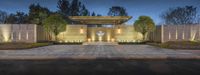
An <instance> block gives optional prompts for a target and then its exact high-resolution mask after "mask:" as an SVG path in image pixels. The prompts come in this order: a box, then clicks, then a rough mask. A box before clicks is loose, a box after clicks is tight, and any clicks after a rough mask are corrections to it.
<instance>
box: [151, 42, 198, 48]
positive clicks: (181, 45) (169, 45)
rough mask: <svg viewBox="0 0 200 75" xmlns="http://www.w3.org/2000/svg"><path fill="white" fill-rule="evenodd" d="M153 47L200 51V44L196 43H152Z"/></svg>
mask: <svg viewBox="0 0 200 75" xmlns="http://www.w3.org/2000/svg"><path fill="white" fill-rule="evenodd" d="M151 45H154V46H159V47H161V48H169V49H191V50H200V42H194V41H169V42H165V43H152V44H151Z"/></svg>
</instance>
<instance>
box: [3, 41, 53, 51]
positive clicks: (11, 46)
mask: <svg viewBox="0 0 200 75" xmlns="http://www.w3.org/2000/svg"><path fill="white" fill-rule="evenodd" d="M48 45H50V43H22V42H21V43H0V50H21V49H28V48H36V47H41V46H48Z"/></svg>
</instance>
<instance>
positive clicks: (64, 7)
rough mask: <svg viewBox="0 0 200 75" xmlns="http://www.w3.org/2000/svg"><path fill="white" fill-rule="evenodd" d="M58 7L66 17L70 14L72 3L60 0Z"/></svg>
mask: <svg viewBox="0 0 200 75" xmlns="http://www.w3.org/2000/svg"><path fill="white" fill-rule="evenodd" d="M57 7H58V9H59V10H58V12H59V13H60V14H61V15H63V16H65V17H67V16H69V15H70V3H69V1H68V0H58V3H57Z"/></svg>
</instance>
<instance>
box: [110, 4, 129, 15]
mask: <svg viewBox="0 0 200 75" xmlns="http://www.w3.org/2000/svg"><path fill="white" fill-rule="evenodd" d="M127 15H128V14H127V12H126V9H125V8H124V7H121V6H113V7H111V8H110V9H109V12H108V16H127Z"/></svg>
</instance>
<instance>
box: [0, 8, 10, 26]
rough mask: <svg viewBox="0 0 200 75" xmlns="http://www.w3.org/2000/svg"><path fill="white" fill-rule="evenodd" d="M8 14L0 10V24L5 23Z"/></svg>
mask: <svg viewBox="0 0 200 75" xmlns="http://www.w3.org/2000/svg"><path fill="white" fill-rule="evenodd" d="M7 16H8V14H7V13H6V12H4V11H1V10H0V24H3V23H5V21H6V18H7Z"/></svg>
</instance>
